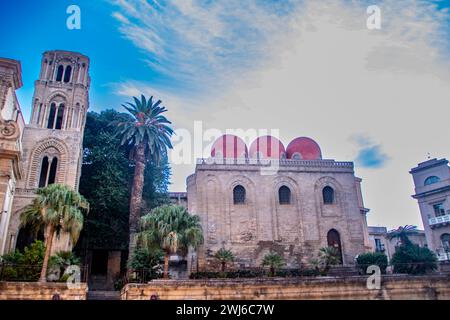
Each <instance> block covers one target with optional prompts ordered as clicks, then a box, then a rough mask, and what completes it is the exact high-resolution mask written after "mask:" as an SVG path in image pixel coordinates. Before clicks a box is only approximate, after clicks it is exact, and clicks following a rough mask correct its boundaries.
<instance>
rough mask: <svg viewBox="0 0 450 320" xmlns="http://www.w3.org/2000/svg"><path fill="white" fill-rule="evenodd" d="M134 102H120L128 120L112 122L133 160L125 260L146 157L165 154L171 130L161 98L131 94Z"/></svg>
mask: <svg viewBox="0 0 450 320" xmlns="http://www.w3.org/2000/svg"><path fill="white" fill-rule="evenodd" d="M133 99H134V104H133V103H130V102H128V103H127V104H128V106H126V105H122V106H123V107H124V108H125V109H126V110H127V111H128V112H129V113H130V114H131V115H132V116H133V117H132V119H130V120H128V121H123V122H115V123H114V124H115V125H116V126H117V129H118V130H117V135H118V136H119V137H120V138H121V142H120V144H121V145H124V146H128V147H131V153H130V156H131V157H132V159H133V160H134V163H135V167H134V177H133V185H132V188H131V197H130V218H129V232H130V235H129V236H130V242H129V249H128V260H129V261H130V260H131V257H132V254H133V250H134V247H135V234H136V232H137V228H138V223H139V218H140V212H141V207H142V206H141V205H142V190H143V187H144V171H145V166H146V163H147V161H148V160H152V161H154V162H155V163H156V164H158V163H159V161H160V159H161V158H162V157H163V156H165V155H166V154H167V148H170V149H171V148H172V144H171V142H170V137H171V136H172V134H173V129H172V128H171V127H170V126H169V125H170V124H171V122H170V121H169V120H167V118H166V117H165V116H163V115H162V114H163V113H164V112H166V111H167V109H166V108H165V107H163V106H160V105H161V100H158V101H156V102H155V103H154V102H153V96H151V97H150V99H148V101H147V99H146V98H145V97H144V95H142V96H141V100H139V99H138V98H136V97H133Z"/></svg>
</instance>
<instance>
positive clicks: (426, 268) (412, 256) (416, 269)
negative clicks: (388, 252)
mask: <svg viewBox="0 0 450 320" xmlns="http://www.w3.org/2000/svg"><path fill="white" fill-rule="evenodd" d="M391 263H392V265H393V266H394V273H408V274H413V275H416V274H426V273H428V272H431V271H434V270H436V269H437V258H436V255H435V254H434V253H433V252H432V251H431V250H430V249H428V248H425V247H420V246H419V245H417V244H413V243H412V242H411V241H409V239H408V241H405V242H403V244H402V245H401V246H400V247H398V248H397V251H396V252H395V253H394V255H393V256H392V261H391Z"/></svg>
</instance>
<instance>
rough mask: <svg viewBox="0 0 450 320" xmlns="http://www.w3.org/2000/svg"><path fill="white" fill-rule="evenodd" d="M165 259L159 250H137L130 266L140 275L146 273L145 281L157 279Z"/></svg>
mask: <svg viewBox="0 0 450 320" xmlns="http://www.w3.org/2000/svg"><path fill="white" fill-rule="evenodd" d="M163 257H164V253H163V252H162V251H161V250H159V249H154V250H152V251H150V250H148V249H146V248H136V249H135V250H134V252H133V256H132V258H131V261H130V262H129V263H128V264H129V266H130V268H131V269H134V270H136V271H138V272H139V274H144V273H145V279H147V280H149V279H155V278H158V276H159V271H160V270H159V266H160V262H161V261H162V259H163Z"/></svg>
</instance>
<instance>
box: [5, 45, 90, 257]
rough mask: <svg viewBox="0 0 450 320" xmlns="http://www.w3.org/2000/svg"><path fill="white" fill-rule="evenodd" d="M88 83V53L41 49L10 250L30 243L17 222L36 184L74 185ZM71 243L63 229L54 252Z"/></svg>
mask: <svg viewBox="0 0 450 320" xmlns="http://www.w3.org/2000/svg"><path fill="white" fill-rule="evenodd" d="M89 86H90V77H89V58H88V57H87V56H84V55H82V54H80V53H77V52H70V51H61V50H55V51H46V52H44V54H43V56H42V61H41V71H40V73H39V78H38V79H37V80H36V81H35V83H34V96H33V101H32V106H31V107H32V112H31V118H30V122H29V124H28V125H27V126H26V127H25V130H24V134H23V139H22V144H23V158H22V164H23V169H24V172H23V178H22V179H21V180H19V181H18V183H17V188H16V194H15V197H14V202H13V216H12V217H11V222H10V227H9V232H10V235H9V240H10V244H9V248H10V250H11V249H13V248H16V247H17V248H21V247H23V246H25V245H28V244H29V243H27V242H29V240H27V239H28V238H29V236H28V235H27V234H26V233H27V231H26V230H24V229H21V227H20V213H21V212H22V210H23V208H24V207H25V206H27V205H28V204H29V203H31V201H32V200H33V198H34V191H35V190H36V188H39V187H45V186H47V185H49V184H53V183H58V184H65V185H68V186H69V187H71V188H73V189H74V190H78V184H79V180H80V175H81V164H82V143H83V133H84V126H85V121H86V113H87V110H88V108H89ZM71 248H72V244H71V243H70V240H69V237H68V236H67V235H66V236H65V235H62V236H61V237H60V238H59V239H55V242H54V251H55V252H56V251H61V250H63V251H67V250H70V249H71Z"/></svg>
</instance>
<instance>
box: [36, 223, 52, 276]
mask: <svg viewBox="0 0 450 320" xmlns="http://www.w3.org/2000/svg"><path fill="white" fill-rule="evenodd" d="M54 235H55V229H54V228H53V227H52V226H51V225H49V226H48V227H47V238H46V239H45V255H44V261H43V262H42V269H41V277H40V278H39V282H43V283H44V282H47V268H48V260H49V258H50V253H51V251H52V243H53V237H54Z"/></svg>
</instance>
